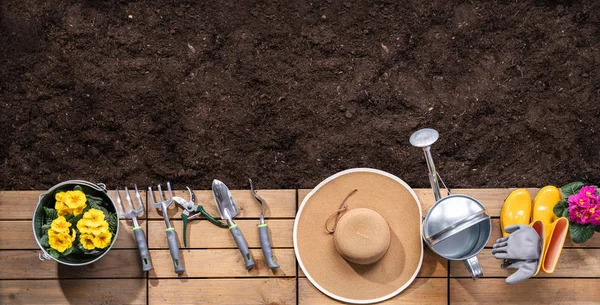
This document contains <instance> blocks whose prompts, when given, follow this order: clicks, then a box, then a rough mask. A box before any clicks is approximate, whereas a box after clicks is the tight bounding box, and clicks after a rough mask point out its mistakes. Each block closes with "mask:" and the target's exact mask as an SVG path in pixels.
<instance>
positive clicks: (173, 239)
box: [148, 182, 184, 274]
mask: <svg viewBox="0 0 600 305" xmlns="http://www.w3.org/2000/svg"><path fill="white" fill-rule="evenodd" d="M167 190H168V192H169V198H168V199H167V200H165V199H164V198H163V194H162V189H161V186H160V184H159V185H158V197H159V198H160V201H159V202H156V201H155V200H154V194H153V192H152V187H151V186H149V187H148V198H150V201H151V202H152V205H153V206H154V207H155V208H160V209H161V211H162V214H163V217H164V218H165V224H166V226H167V229H166V233H167V242H168V244H169V251H170V252H171V258H172V259H173V267H174V268H175V273H177V274H183V271H184V270H183V265H182V264H181V258H180V257H179V244H178V241H177V234H176V233H175V228H173V227H172V226H171V222H170V221H169V214H168V211H167V207H169V205H171V203H173V191H172V190H171V183H169V182H167Z"/></svg>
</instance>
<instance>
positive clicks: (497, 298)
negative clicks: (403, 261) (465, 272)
mask: <svg viewBox="0 0 600 305" xmlns="http://www.w3.org/2000/svg"><path fill="white" fill-rule="evenodd" d="M484 272H485V271H484ZM599 285H600V279H549V278H544V279H542V278H534V279H530V280H527V281H525V282H522V283H519V284H517V285H511V286H509V285H506V284H505V283H504V279H491V278H489V279H486V278H483V279H478V280H476V281H473V280H472V279H450V304H457V305H470V304H494V305H502V304H507V305H509V304H510V305H537V304H556V305H573V304H577V305H582V304H583V305H586V304H598V300H599V299H600V289H596V287H598V286H599Z"/></svg>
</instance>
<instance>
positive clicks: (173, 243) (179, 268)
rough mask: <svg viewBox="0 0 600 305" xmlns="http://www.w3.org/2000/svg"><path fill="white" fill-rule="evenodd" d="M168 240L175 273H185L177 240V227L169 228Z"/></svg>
mask: <svg viewBox="0 0 600 305" xmlns="http://www.w3.org/2000/svg"><path fill="white" fill-rule="evenodd" d="M167 241H168V242H169V251H171V258H172V259H173V267H175V273H177V274H183V265H182V264H181V258H179V243H178V242H177V234H176V233H175V229H172V228H170V229H167Z"/></svg>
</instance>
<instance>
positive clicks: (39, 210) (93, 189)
mask: <svg viewBox="0 0 600 305" xmlns="http://www.w3.org/2000/svg"><path fill="white" fill-rule="evenodd" d="M75 186H80V187H81V188H82V189H83V192H84V193H85V194H87V195H92V196H96V197H99V198H102V201H103V206H102V207H104V208H105V209H106V210H107V211H109V212H111V213H116V211H117V209H116V206H115V203H114V202H113V200H112V199H111V198H110V196H108V194H107V190H106V186H105V185H104V184H94V183H91V182H88V181H84V180H69V181H65V182H61V183H59V184H57V185H55V186H53V187H51V188H50V189H49V190H48V191H46V192H45V193H43V194H41V195H40V197H39V200H38V204H37V206H36V207H35V211H34V212H33V218H32V226H33V235H34V236H35V241H36V242H37V244H38V246H39V247H40V249H42V253H40V254H39V258H40V260H42V261H45V260H48V259H52V260H55V261H57V262H59V263H61V264H64V265H69V266H83V265H87V264H91V263H93V262H95V261H97V260H99V259H101V258H102V257H103V256H104V255H106V253H108V251H110V249H111V248H112V246H113V245H114V243H115V241H116V240H117V236H118V234H119V221H118V219H117V227H116V230H115V232H114V235H113V238H112V241H111V244H110V245H109V246H108V247H107V248H105V249H101V250H94V251H92V252H91V253H80V254H77V255H68V256H65V257H59V258H54V257H52V256H51V255H50V254H49V253H48V252H47V251H46V250H45V249H44V247H43V246H42V244H41V243H40V239H41V238H42V236H43V235H44V232H43V229H42V225H43V223H44V217H45V214H44V209H43V207H53V206H54V204H55V202H56V199H55V195H56V193H57V192H59V191H63V190H72V189H73V188H74V187H75Z"/></svg>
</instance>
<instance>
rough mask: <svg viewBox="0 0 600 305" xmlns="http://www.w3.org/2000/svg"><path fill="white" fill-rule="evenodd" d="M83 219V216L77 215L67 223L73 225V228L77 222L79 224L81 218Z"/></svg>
mask: <svg viewBox="0 0 600 305" xmlns="http://www.w3.org/2000/svg"><path fill="white" fill-rule="evenodd" d="M82 217H83V214H79V215H77V216H75V217H73V218H71V219H69V222H70V223H71V224H72V225H73V226H77V222H79V220H81V218H82Z"/></svg>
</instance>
